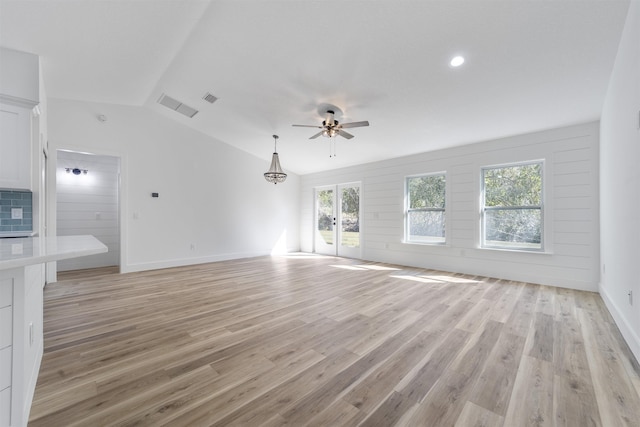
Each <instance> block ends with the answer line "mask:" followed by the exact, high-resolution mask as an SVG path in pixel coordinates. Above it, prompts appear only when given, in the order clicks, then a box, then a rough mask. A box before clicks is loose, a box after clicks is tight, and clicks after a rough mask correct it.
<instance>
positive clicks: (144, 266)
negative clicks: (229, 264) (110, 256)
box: [121, 252, 271, 273]
mask: <svg viewBox="0 0 640 427" xmlns="http://www.w3.org/2000/svg"><path fill="white" fill-rule="evenodd" d="M266 255H271V254H270V253H269V252H237V253H229V254H218V255H208V256H204V257H197V258H180V259H172V260H165V261H155V262H144V263H138V264H128V265H126V266H124V267H123V268H122V269H121V272H122V273H135V272H139V271H148V270H160V269H163V268H172V267H184V266H187V265H196V264H206V263H209V262H219V261H228V260H231V259H241V258H253V257H258V256H266Z"/></svg>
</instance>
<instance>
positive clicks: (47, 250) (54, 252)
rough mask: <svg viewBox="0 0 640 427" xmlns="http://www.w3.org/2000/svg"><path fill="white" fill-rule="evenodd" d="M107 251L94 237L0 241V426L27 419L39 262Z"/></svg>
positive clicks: (38, 334)
mask: <svg viewBox="0 0 640 427" xmlns="http://www.w3.org/2000/svg"><path fill="white" fill-rule="evenodd" d="M106 251H107V247H106V246H105V245H104V244H103V243H101V242H100V241H99V240H98V239H96V238H95V237H93V236H60V237H25V238H7V239H0V427H4V426H16V427H17V426H26V425H27V422H28V420H29V410H30V409H31V402H32V400H33V393H34V391H35V387H36V381H37V378H38V370H39V369H40V362H41V360H42V353H43V331H42V326H43V306H42V301H43V298H42V292H43V287H44V282H45V281H44V278H45V271H44V264H45V263H48V262H52V261H59V260H63V259H69V258H76V257H81V256H87V255H94V254H98V253H103V252H106Z"/></svg>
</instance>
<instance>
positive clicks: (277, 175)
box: [264, 135, 287, 184]
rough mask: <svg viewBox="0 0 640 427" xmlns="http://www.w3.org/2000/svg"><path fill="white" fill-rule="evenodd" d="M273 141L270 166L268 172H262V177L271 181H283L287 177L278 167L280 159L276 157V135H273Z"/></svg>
mask: <svg viewBox="0 0 640 427" xmlns="http://www.w3.org/2000/svg"><path fill="white" fill-rule="evenodd" d="M273 139H274V143H273V157H271V167H270V168H269V171H268V172H265V173H264V179H266V180H267V181H269V182H273V183H274V184H277V183H279V182H284V180H285V179H287V174H286V173H284V172H283V171H282V168H281V167H280V159H279V158H278V150H277V144H278V135H273Z"/></svg>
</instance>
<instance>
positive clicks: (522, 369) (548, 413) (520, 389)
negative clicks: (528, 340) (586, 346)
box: [504, 356, 555, 427]
mask: <svg viewBox="0 0 640 427" xmlns="http://www.w3.org/2000/svg"><path fill="white" fill-rule="evenodd" d="M504 418H505V420H504V425H505V426H523V427H529V426H531V427H546V426H553V423H554V418H555V417H554V415H553V364H551V363H549V362H546V361H544V360H542V359H537V358H535V357H529V356H523V358H522V360H521V361H520V366H519V367H518V374H517V376H516V380H515V384H514V386H513V392H512V396H511V400H510V401H509V407H508V408H507V413H506V415H505V417H504Z"/></svg>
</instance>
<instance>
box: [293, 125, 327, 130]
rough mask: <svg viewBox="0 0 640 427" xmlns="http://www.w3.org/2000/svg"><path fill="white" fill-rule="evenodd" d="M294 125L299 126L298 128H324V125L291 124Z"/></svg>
mask: <svg viewBox="0 0 640 427" xmlns="http://www.w3.org/2000/svg"><path fill="white" fill-rule="evenodd" d="M291 126H294V127H298V128H318V129H322V126H318V125H291Z"/></svg>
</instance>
